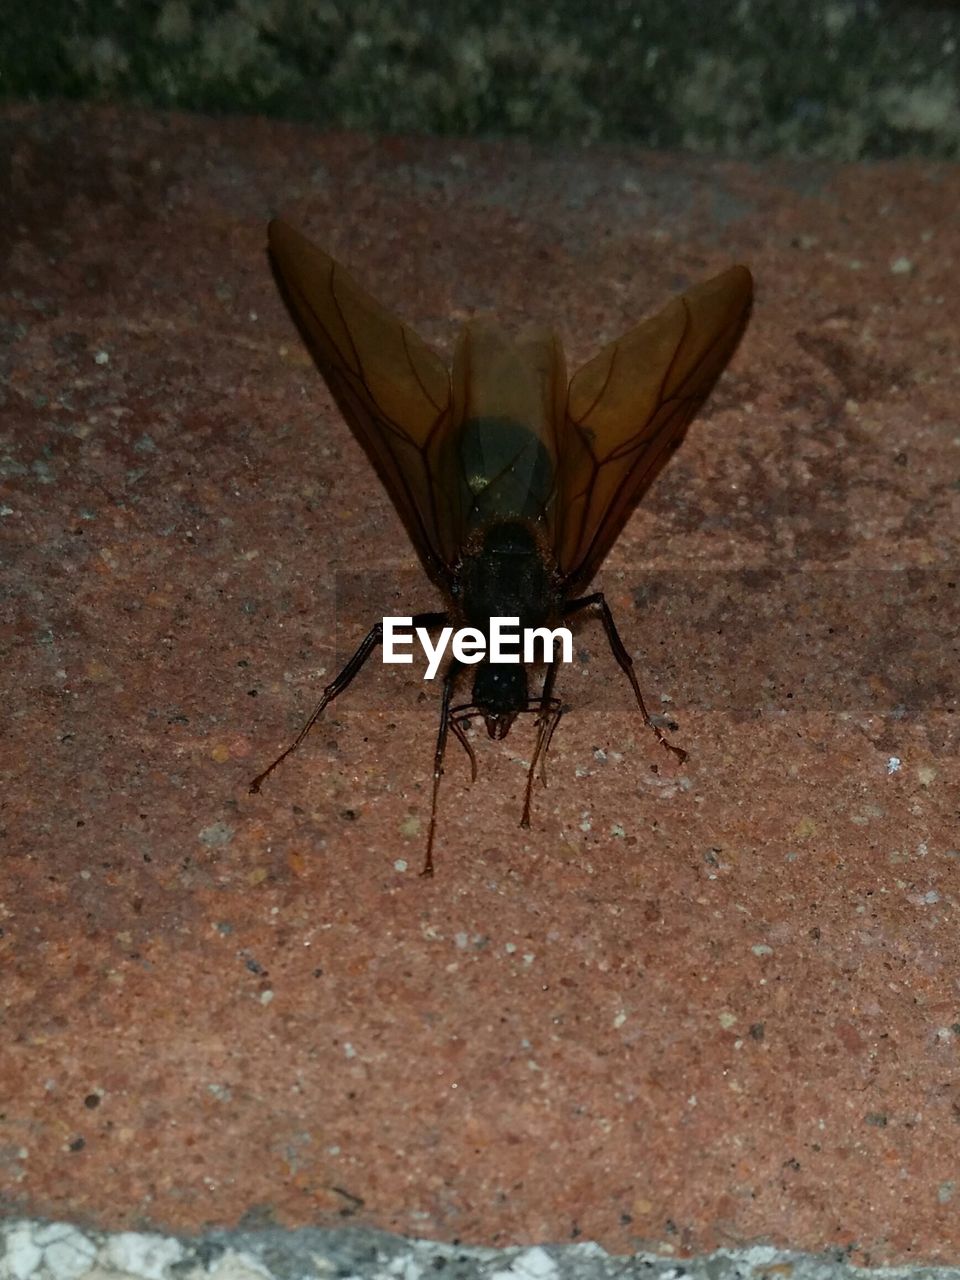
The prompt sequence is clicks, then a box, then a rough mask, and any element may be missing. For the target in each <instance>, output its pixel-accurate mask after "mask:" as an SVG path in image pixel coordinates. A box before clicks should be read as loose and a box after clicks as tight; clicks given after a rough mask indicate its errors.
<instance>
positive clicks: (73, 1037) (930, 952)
mask: <svg viewBox="0 0 960 1280" xmlns="http://www.w3.org/2000/svg"><path fill="white" fill-rule="evenodd" d="M0 145H2V146H3V147H5V148H7V149H8V154H9V156H10V166H9V169H8V171H7V173H6V175H5V177H4V190H3V192H2V197H0V198H2V200H3V203H4V206H5V209H6V212H5V215H4V218H3V220H2V224H0V235H2V251H3V258H2V263H3V265H2V275H0V287H2V325H3V329H2V332H3V339H4V347H3V357H2V358H3V404H2V408H0V414H2V426H3V432H4V455H3V468H4V480H3V492H2V499H0V510H2V536H3V570H2V571H3V579H4V590H5V598H4V614H3V631H2V636H3V644H4V646H5V652H6V654H7V657H6V659H5V661H4V664H3V678H4V683H5V691H4V694H3V704H2V705H3V708H4V711H3V736H2V739H0V751H2V755H3V777H2V787H3V813H2V823H3V858H2V862H0V877H2V879H0V890H2V891H0V903H2V908H0V909H2V914H3V920H2V921H0V923H2V927H3V936H2V939H0V948H2V952H0V956H2V959H0V964H2V971H3V986H2V999H3V1004H4V1032H3V1048H2V1067H0V1078H2V1095H3V1107H2V1119H0V1195H2V1200H3V1203H4V1205H5V1206H8V1208H10V1209H12V1210H14V1211H17V1212H23V1213H30V1214H36V1215H41V1216H49V1217H55V1218H60V1219H64V1218H66V1219H71V1220H74V1221H81V1222H86V1223H90V1224H93V1225H97V1226H100V1227H104V1228H114V1229H115V1228H130V1227H143V1226H152V1227H156V1228H162V1229H165V1230H176V1231H191V1230H198V1229H201V1228H204V1227H207V1226H209V1225H233V1224H237V1223H244V1224H246V1225H264V1224H279V1225H287V1226H292V1225H321V1226H322V1225H331V1224H337V1223H342V1222H343V1221H344V1220H349V1222H350V1223H351V1224H361V1225H368V1226H374V1227H380V1228H384V1229H389V1230H395V1231H401V1232H407V1233H413V1234H417V1235H419V1236H427V1237H434V1238H438V1239H442V1240H454V1239H460V1240H464V1241H467V1242H473V1243H483V1244H493V1245H500V1244H505V1243H525V1242H544V1241H571V1240H576V1239H581V1240H583V1239H594V1240H597V1241H599V1242H600V1243H601V1244H602V1245H603V1246H604V1247H605V1248H607V1249H608V1250H611V1251H613V1252H631V1251H633V1250H635V1249H639V1248H650V1249H656V1250H659V1251H661V1252H663V1251H665V1250H667V1251H669V1250H673V1251H675V1252H676V1253H677V1254H678V1255H679V1254H683V1253H686V1252H690V1251H703V1250H708V1249H711V1248H714V1247H716V1246H718V1245H719V1246H725V1245H731V1246H732V1245H742V1244H744V1243H749V1242H751V1241H758V1240H759V1241H769V1242H771V1243H774V1244H777V1245H784V1246H790V1247H793V1248H803V1249H810V1250H814V1251H817V1250H821V1249H824V1248H843V1249H846V1250H848V1251H849V1253H850V1255H851V1256H852V1257H853V1258H854V1259H856V1260H859V1261H863V1262H873V1263H878V1262H903V1261H909V1260H911V1259H913V1260H920V1259H924V1260H931V1261H934V1260H950V1259H955V1258H956V1256H957V1252H958V1237H960V1216H958V1214H957V1200H958V1197H960V1156H958V1151H960V1141H958V1139H960V1084H958V1080H960V1074H958V1048H960V985H958V984H960V958H958V954H957V947H956V934H957V916H956V911H957V880H958V874H960V834H958V829H957V826H958V791H957V784H958V782H960V776H958V775H960V767H958V764H957V758H956V745H957V732H956V727H955V724H956V704H957V662H956V658H957V616H958V608H957V602H956V598H957V586H956V561H957V530H958V528H960V425H958V413H957V403H958V393H960V361H958V356H957V351H958V336H960V301H958V294H957V290H956V289H955V287H954V282H955V279H956V271H957V255H958V247H960V226H958V224H957V221H956V217H955V213H954V211H955V209H956V207H957V206H958V204H960V172H958V170H957V169H956V168H951V167H936V166H929V165H919V164H918V165H910V164H899V165H889V166H874V167H855V168H825V167H814V166H810V165H808V166H803V167H785V166H783V165H770V166H763V167H750V166H747V165H743V164H735V163H723V164H720V163H709V162H705V161H703V160H691V159H684V158H674V157H671V156H666V155H651V154H644V153H638V152H632V151H629V150H589V151H539V150H536V149H532V148H530V147H528V146H525V145H520V144H516V145H496V144H482V143H469V144H462V145H461V144H450V143H440V142H428V141H422V142H404V141H393V140H386V141H376V140H372V139H370V138H366V137H360V136H345V135H339V136H318V135H312V134H311V133H309V132H308V131H304V130H301V129H297V128H294V127H290V126H282V125H276V124H267V123H263V122H258V121H255V120H249V121H243V120H235V121H232V122H229V123H223V122H216V121H206V120H200V119H189V118H183V117H164V116H160V115H148V114H131V113H129V112H121V111H110V110H102V111H92V110H80V109H71V108H65V107H56V108H44V109H38V108H16V107H15V108H7V109H6V110H5V112H4V114H3V117H2V142H0ZM277 212H282V213H283V214H284V215H285V216H286V217H287V218H288V219H289V220H290V221H292V222H294V223H296V224H297V225H300V226H302V227H303V228H304V229H305V230H306V231H307V232H308V233H309V234H310V235H311V236H313V238H315V239H316V240H317V241H318V242H319V243H321V244H323V245H324V246H326V247H327V248H329V249H330V250H331V251H333V252H334V253H336V254H337V255H338V256H339V257H340V258H341V259H343V260H344V261H346V262H347V263H348V264H349V265H350V266H351V268H352V269H353V271H354V273H355V274H356V275H357V276H358V277H359V278H360V279H361V280H362V281H363V283H364V284H366V285H367V286H368V287H369V288H370V289H371V290H372V291H373V292H374V293H375V294H376V295H377V296H378V297H380V298H381V299H382V300H383V301H384V302H385V303H386V304H387V305H389V306H391V307H393V308H395V309H397V310H398V311H400V312H401V314H403V315H404V316H405V317H406V318H408V319H409V320H410V321H411V322H412V323H413V324H414V325H415V326H416V327H417V329H418V330H419V331H420V332H421V333H422V334H423V336H424V337H426V338H427V339H429V340H431V341H433V342H435V343H436V344H437V345H438V346H439V347H441V349H443V350H449V345H450V342H451V339H452V337H453V335H454V333H455V330H456V327H457V325H458V323H459V322H460V321H461V320H462V319H463V318H464V317H465V316H467V315H469V314H472V313H473V312H475V311H477V310H480V309H488V308H492V309H495V310H496V311H498V312H499V313H500V315H501V316H502V318H503V319H504V320H505V321H506V322H508V323H511V324H520V323H521V322H523V321H525V320H528V319H534V320H544V321H554V322H556V323H557V324H558V325H559V326H560V328H561V330H562V333H563V336H564V339H565V341H566V343H567V348H568V351H569V352H570V354H571V357H572V360H579V359H582V358H585V357H586V356H588V355H589V354H591V353H592V352H593V351H594V350H595V349H596V348H597V347H598V346H599V344H600V343H601V342H602V341H604V340H606V339H608V338H610V337H613V336H615V335H616V334H617V333H619V332H620V331H622V330H623V329H625V328H627V327H629V325H630V324H632V323H633V322H635V321H636V320H637V319H639V318H640V317H641V316H642V315H643V314H645V313H647V312H649V311H650V310H652V309H653V308H655V307H656V306H658V305H659V304H661V303H662V302H663V301H664V300H665V299H666V298H667V297H668V296H669V295H670V294H671V293H672V292H674V291H675V290H677V289H679V288H682V287H684V285H686V284H688V283H690V282H692V281H694V280H696V279H698V278H702V277H704V276H707V275H709V274H710V273H711V272H713V271H714V270H718V269H720V268H721V267H723V266H725V265H727V264H728V263H730V262H731V261H738V260H740V261H746V262H748V263H749V264H750V265H751V267H752V268H753V270H754V273H755V275H756V278H757V282H758V288H757V302H756V307H755V312H754V316H753V320H752V323H751V327H750V329H749V331H748V333H747V336H746V338H745V340H744V342H743V344H742V346H741V349H740V351H739V352H738V354H737V356H736V358H735V361H734V364H733V366H732V368H731V371H730V372H729V374H728V375H727V377H726V378H725V380H724V381H723V382H722V384H721V385H720V387H719V388H718V390H717V392H716V394H715V396H714V398H713V401H712V402H711V405H710V406H709V408H708V409H707V410H706V411H705V412H704V414H703V415H702V417H701V419H700V420H699V421H698V422H697V423H696V424H695V425H694V427H693V428H692V429H691V432H690V435H689V438H688V440H687V442H686V443H685V445H684V447H683V449H682V450H681V451H680V453H679V454H678V455H677V457H676V458H675V459H674V460H673V462H672V464H671V466H670V468H669V469H668V470H667V471H666V472H665V473H664V475H663V476H662V477H661V478H660V480H659V481H658V483H657V485H656V487H655V489H654V490H653V491H652V492H651V494H650V495H649V497H648V499H647V501H646V502H645V503H644V504H643V506H642V508H641V509H640V510H639V511H638V512H637V514H636V515H635V517H634V518H633V520H632V521H631V523H630V525H629V526H628V528H627V530H626V531H625V533H624V536H623V537H622V538H621V540H620V542H619V544H618V545H617V547H616V548H615V550H614V552H613V554H612V555H611V557H610V559H609V561H608V565H607V567H606V569H605V570H604V573H603V575H602V582H603V585H604V588H605V590H606V592H607V594H608V597H609V599H610V601H611V604H612V606H613V608H614V610H615V613H616V615H617V618H618V620H619V623H620V627H621V631H622V633H623V635H624V638H625V641H626V643H627V646H628V648H629V649H630V651H631V652H632V653H634V654H635V655H636V656H637V660H638V663H639V664H640V667H641V671H642V682H643V685H644V688H645V689H646V691H647V694H648V698H649V700H650V702H651V703H653V704H654V705H655V706H657V707H658V708H659V709H661V710H663V711H664V713H665V714H666V715H667V716H668V717H669V718H670V719H671V720H672V721H673V722H675V723H676V724H677V726H678V727H677V730H676V735H675V736H676V737H677V739H678V740H679V741H681V742H682V743H683V745H684V746H685V747H687V749H688V750H689V751H690V760H689V761H688V762H687V764H686V765H684V766H682V767H680V766H678V765H676V764H675V763H674V762H672V761H671V759H670V758H668V757H667V756H666V754H665V753H663V752H662V751H661V750H660V749H658V748H657V746H656V744H655V743H654V742H653V740H652V738H651V736H650V734H649V733H648V732H646V731H644V730H643V729H642V726H640V725H639V723H638V718H637V715H636V713H635V711H634V710H632V709H631V705H630V701H629V698H628V696H627V692H628V691H627V690H626V689H625V688H624V687H623V686H622V681H621V678H620V675H619V672H617V670H616V668H615V665H614V663H613V661H612V659H611V658H610V656H609V654H608V653H607V652H606V650H605V645H604V641H603V636H602V632H601V631H600V629H599V628H598V627H596V626H595V625H590V626H585V627H584V628H583V630H582V631H581V633H580V636H579V639H578V649H579V653H578V660H577V662H576V663H575V664H574V668H573V670H572V671H571V672H570V673H568V674H566V675H565V679H564V694H565V697H566V698H567V699H568V701H569V702H570V703H571V705H572V710H571V712H570V713H569V715H567V716H566V718H565V719H564V721H563V722H562V724H561V726H560V729H559V731H558V733H557V736H556V739H555V744H554V747H553V750H552V753H551V760H550V764H551V769H550V786H549V788H548V789H547V790H546V791H542V790H539V789H538V793H537V797H536V807H535V811H534V819H533V824H532V827H531V829H530V830H529V831H521V830H519V829H518V828H517V826H516V822H517V818H518V816H519V807H520V802H521V798H522V788H523V780H524V768H523V763H522V762H523V760H524V758H526V757H527V756H528V754H529V751H530V745H531V733H530V726H529V725H526V726H524V725H518V726H517V727H516V728H515V729H514V731H513V733H512V734H511V736H510V737H509V738H508V739H507V741H506V742H504V743H500V744H497V743H492V742H489V741H488V740H486V738H483V739H481V738H479V737H478V738H477V739H476V746H477V751H478V756H479V762H480V777H479V779H478V781H477V783H476V784H475V785H474V786H473V787H472V788H471V787H470V786H469V785H468V774H467V769H466V767H465V762H464V761H463V760H462V759H461V758H458V757H457V756H453V757H452V758H451V762H450V767H449V769H448V774H447V777H446V779H445V783H444V789H443V792H442V796H441V828H440V840H439V842H438V848H437V859H438V874H437V877H436V878H435V879H434V880H433V881H432V882H427V881H424V880H422V879H420V878H419V877H418V876H417V874H416V872H417V869H418V867H419V864H420V860H421V858H422V854H423V844H424V838H425V829H426V819H427V814H428V808H429V786H428V779H429V772H430V757H431V754H432V741H433V736H434V732H435V723H436V690H435V689H434V688H426V689H425V688H424V686H423V684H422V682H421V681H420V680H419V677H418V675H417V673H416V672H414V671H413V670H411V669H407V670H403V669H402V668H393V669H387V668H385V667H383V666H382V665H379V664H378V665H375V666H372V667H371V668H370V670H369V671H368V672H366V673H365V674H364V676H363V682H364V683H363V685H362V687H361V685H360V684H358V685H357V687H356V694H354V691H353V690H351V691H350V693H349V694H348V695H346V696H345V697H344V698H343V700H342V701H341V702H340V703H338V704H336V706H335V708H333V711H332V713H331V714H330V715H329V716H328V717H327V719H326V720H325V722H324V723H323V724H322V725H320V726H318V728H317V730H316V731H315V732H314V734H313V735H312V737H311V739H310V740H309V742H308V743H307V744H306V745H305V747H304V749H303V750H302V751H301V752H300V753H299V754H298V755H297V756H295V757H293V758H292V759H291V760H290V761H288V762H287V764H286V765H285V766H284V767H283V769H282V770H280V771H278V773H277V774H276V775H275V776H274V777H273V778H272V779H271V780H270V782H269V783H268V785H267V786H266V787H265V788H264V791H263V793H262V794H261V795H259V796H250V795H248V794H247V789H246V782H247V779H248V778H249V776H250V775H251V773H253V772H255V771H256V770H257V769H258V768H260V767H261V766H262V765H263V764H264V763H266V762H267V761H268V760H269V758H270V756H271V753H273V752H275V751H276V750H277V749H279V747H280V746H281V745H282V744H283V743H284V742H285V741H286V740H288V739H289V737H290V736H291V734H292V733H293V732H295V731H296V729H297V728H298V726H299V724H300V723H301V721H302V719H303V717H304V716H305V714H306V713H307V712H308V710H309V709H310V707H311V706H312V704H313V702H314V700H315V698H316V696H317V691H318V688H319V687H320V685H321V684H322V683H323V680H324V676H326V678H329V675H330V672H331V669H332V667H333V666H334V663H335V660H336V658H335V650H336V649H341V648H342V647H343V645H344V644H345V643H347V641H346V640H345V639H344V637H345V636H348V637H351V638H352V637H353V636H354V635H357V636H359V633H360V632H362V630H363V627H364V625H365V624H366V623H367V622H368V621H373V620H374V618H375V617H376V616H379V614H380V613H382V612H384V611H388V610H389V611H390V612H396V611H397V610H396V609H395V608H393V607H390V605H391V603H392V602H389V601H388V602H384V601H381V600H380V599H376V598H373V593H372V592H371V593H370V598H364V595H363V592H362V591H361V592H360V593H359V599H358V600H357V601H356V609H357V612H356V616H354V614H353V612H352V610H353V607H354V606H353V604H350V607H349V609H346V611H345V610H344V609H343V608H341V609H340V611H339V613H337V611H336V609H335V605H336V603H337V596H338V591H337V583H338V581H340V580H341V579H342V578H343V576H344V575H346V576H348V577H349V576H350V575H353V576H354V578H356V576H357V575H363V574H365V573H369V574H371V575H374V577H375V576H376V574H379V573H382V571H383V570H384V569H390V570H398V571H402V572H401V574H400V580H402V581H404V582H409V583H411V584H412V585H413V589H414V591H415V593H416V599H415V600H411V601H409V605H410V606H411V607H413V608H417V607H429V606H430V605H431V604H433V603H434V602H435V598H434V597H433V596H432V595H431V592H430V590H429V588H428V585H427V583H426V580H425V579H424V578H422V576H420V575H419V573H418V572H417V569H416V562H415V559H414V557H413V553H412V552H411V551H410V549H409V547H408V546H407V544H406V540H405V537H404V535H403V532H402V528H401V525H400V523H399V520H398V519H397V517H396V515H395V514H394V512H393V511H392V509H391V508H390V506H389V504H388V502H387V499H386V498H385V496H384V494H383V492H382V490H381V489H380V488H379V486H378V483H377V481H376V479H375V478H374V476H373V474H372V472H371V471H370V468H369V464H368V463H367V461H366V459H365V458H364V456H363V454H362V453H361V451H360V449H359V447H358V446H357V445H356V443H355V442H354V441H353V439H352V437H351V436H350V434H349V432H348V430H347V428H346V427H345V426H344V424H343V423H342V421H341V420H340V419H339V417H338V416H337V415H336V413H335V412H334V410H333V408H332V405H331V403H330V400H329V398H328V396H327V394H326V392H325V390H324V389H323V387H322V385H321V383H320V380H319V378H318V377H317V376H316V375H315V373H314V371H313V369H312V367H311V366H310V364H309V362H308V360H307V358H306V356H305V355H304V353H303V352H302V350H301V347H300V345H299V342H298V339H297V337H296V334H295V332H294V330H293V328H292V325H291V323H290V321H289V318H288V316H287V314H286V312H285V311H284V308H283V306H282V304H281V302H280V300H279V298H278V296H277V293H276V290H275V287H274V285H273V282H272V280H271V276H270V272H269V269H268V266H267V262H266V259H265V256H264V228H265V223H266V220H267V219H268V217H270V216H272V215H273V214H275V213H277ZM370 580H371V581H373V580H374V578H373V577H372V578H371V579H370ZM344 598H345V599H346V595H345V596H344ZM348 603H349V601H348ZM346 614H349V616H346ZM664 699H667V700H668V701H664Z"/></svg>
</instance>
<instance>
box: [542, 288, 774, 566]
mask: <svg viewBox="0 0 960 1280" xmlns="http://www.w3.org/2000/svg"><path fill="white" fill-rule="evenodd" d="M752 297H753V279H752V277H751V275H750V272H749V271H748V270H747V268H746V267H743V266H737V267H731V268H730V269H729V270H728V271H724V272H723V273H722V274H721V275H718V276H714V277H713V279H712V280H706V281H704V283H703V284H700V285H697V286H696V287H695V288H693V289H691V290H689V292H687V293H685V294H683V295H681V296H680V297H679V298H675V299H674V300H673V302H671V303H669V304H668V305H667V306H666V307H665V308H664V309H663V310H662V311H661V312H660V313H659V315H656V316H654V317H653V318H652V319H650V320H646V321H644V322H643V323H642V324H640V325H638V326H637V327H636V328H635V329H631V330H630V332H629V333H626V334H624V336H623V337H622V338H620V339H618V341H616V342H611V343H610V345H609V346H608V347H605V348H604V349H603V350H602V351H601V352H600V354H599V355H597V356H594V358H593V359H592V360H590V361H588V363H587V364H585V365H583V367H582V368H581V369H579V370H578V371H577V372H576V373H575V374H574V376H573V378H572V379H571V380H570V389H569V394H568V399H567V412H566V420H565V423H564V425H563V427H562V429H561V430H562V434H561V439H560V450H559V455H560V489H561V495H562V511H563V516H562V527H561V528H560V530H559V536H558V538H557V542H556V549H557V560H558V563H559V565H560V570H561V572H562V573H563V575H564V577H565V579H566V581H567V584H568V587H569V589H570V590H579V589H580V588H581V587H584V586H586V584H587V583H588V582H589V581H590V579H591V578H592V577H593V575H594V574H595V573H596V571H597V569H599V567H600V564H601V562H602V560H603V558H604V556H605V555H606V554H607V552H608V551H609V550H610V548H611V547H612V546H613V543H614V540H615V539H616V537H617V535H618V533H619V532H620V530H621V529H622V528H623V526H624V524H625V523H626V521H627V519H628V518H629V516H630V513H631V511H632V510H633V508H634V506H635V505H636V503H637V501H638V500H639V499H640V497H641V496H642V495H643V493H645V491H646V490H647V488H648V487H649V485H650V484H651V483H652V482H653V480H654V478H655V477H656V475H657V474H658V472H659V471H660V469H661V468H662V467H663V465H664V463H666V461H667V460H668V458H669V457H670V455H671V453H672V452H673V451H674V449H676V448H677V446H678V445H679V444H680V442H681V441H682V440H683V436H684V433H685V431H686V429H687V425H688V424H689V422H690V419H691V418H692V417H693V416H694V414H695V413H696V412H697V410H698V409H699V408H700V405H701V404H702V403H703V401H704V399H705V398H706V396H707V395H708V394H709V392H710V389H711V387H712V386H713V384H714V382H716V380H717V378H718V377H719V375H720V373H721V371H722V370H723V367H724V365H725V364H726V363H727V361H728V360H729V359H730V356H731V355H732V353H733V351H734V348H735V347H736V345H737V342H738V341H739V338H740V335H741V333H742V332H743V328H744V325H745V324H746V322H747V317H748V315H749V312H750V304H751V299H752Z"/></svg>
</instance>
